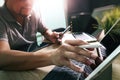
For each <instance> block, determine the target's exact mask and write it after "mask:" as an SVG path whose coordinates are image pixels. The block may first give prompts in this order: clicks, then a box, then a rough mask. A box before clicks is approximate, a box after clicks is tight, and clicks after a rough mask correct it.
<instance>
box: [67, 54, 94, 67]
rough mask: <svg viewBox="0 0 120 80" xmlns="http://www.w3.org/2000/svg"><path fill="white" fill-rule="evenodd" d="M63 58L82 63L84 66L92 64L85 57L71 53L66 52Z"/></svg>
mask: <svg viewBox="0 0 120 80" xmlns="http://www.w3.org/2000/svg"><path fill="white" fill-rule="evenodd" d="M65 56H66V57H67V58H69V59H74V60H76V61H79V62H82V63H84V64H86V65H91V64H92V62H91V61H90V60H89V59H88V58H87V57H85V56H83V55H79V54H76V53H73V52H66V53H65Z"/></svg>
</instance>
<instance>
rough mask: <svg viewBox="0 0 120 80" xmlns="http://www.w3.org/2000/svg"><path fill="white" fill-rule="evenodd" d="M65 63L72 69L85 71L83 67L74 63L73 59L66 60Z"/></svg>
mask: <svg viewBox="0 0 120 80" xmlns="http://www.w3.org/2000/svg"><path fill="white" fill-rule="evenodd" d="M65 63H66V64H65V66H67V67H69V68H70V69H72V70H74V71H76V72H84V70H83V69H82V68H81V67H79V66H78V65H75V64H73V63H72V61H66V62H65Z"/></svg>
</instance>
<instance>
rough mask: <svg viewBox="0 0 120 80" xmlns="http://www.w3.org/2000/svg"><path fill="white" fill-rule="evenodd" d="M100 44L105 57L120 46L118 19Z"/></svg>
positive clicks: (119, 22) (119, 24)
mask: <svg viewBox="0 0 120 80" xmlns="http://www.w3.org/2000/svg"><path fill="white" fill-rule="evenodd" d="M100 43H101V44H102V45H103V46H104V47H105V48H106V51H105V53H106V56H108V55H110V53H112V52H113V51H114V50H115V49H116V47H117V46H118V45H119V44H120V19H118V20H117V21H116V22H115V23H114V24H113V26H112V27H111V28H110V30H109V31H108V32H107V33H106V35H105V37H104V38H103V39H102V40H101V41H100Z"/></svg>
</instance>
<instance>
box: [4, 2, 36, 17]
mask: <svg viewBox="0 0 120 80" xmlns="http://www.w3.org/2000/svg"><path fill="white" fill-rule="evenodd" d="M34 1H35V0H5V4H6V5H7V7H8V9H9V10H10V11H11V12H12V14H14V15H20V16H28V15H30V14H31V12H32V7H33V4H34Z"/></svg>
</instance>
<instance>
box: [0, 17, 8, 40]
mask: <svg viewBox="0 0 120 80" xmlns="http://www.w3.org/2000/svg"><path fill="white" fill-rule="evenodd" d="M0 40H6V41H8V37H7V29H6V24H5V22H4V21H3V20H2V19H1V18H0Z"/></svg>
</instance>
